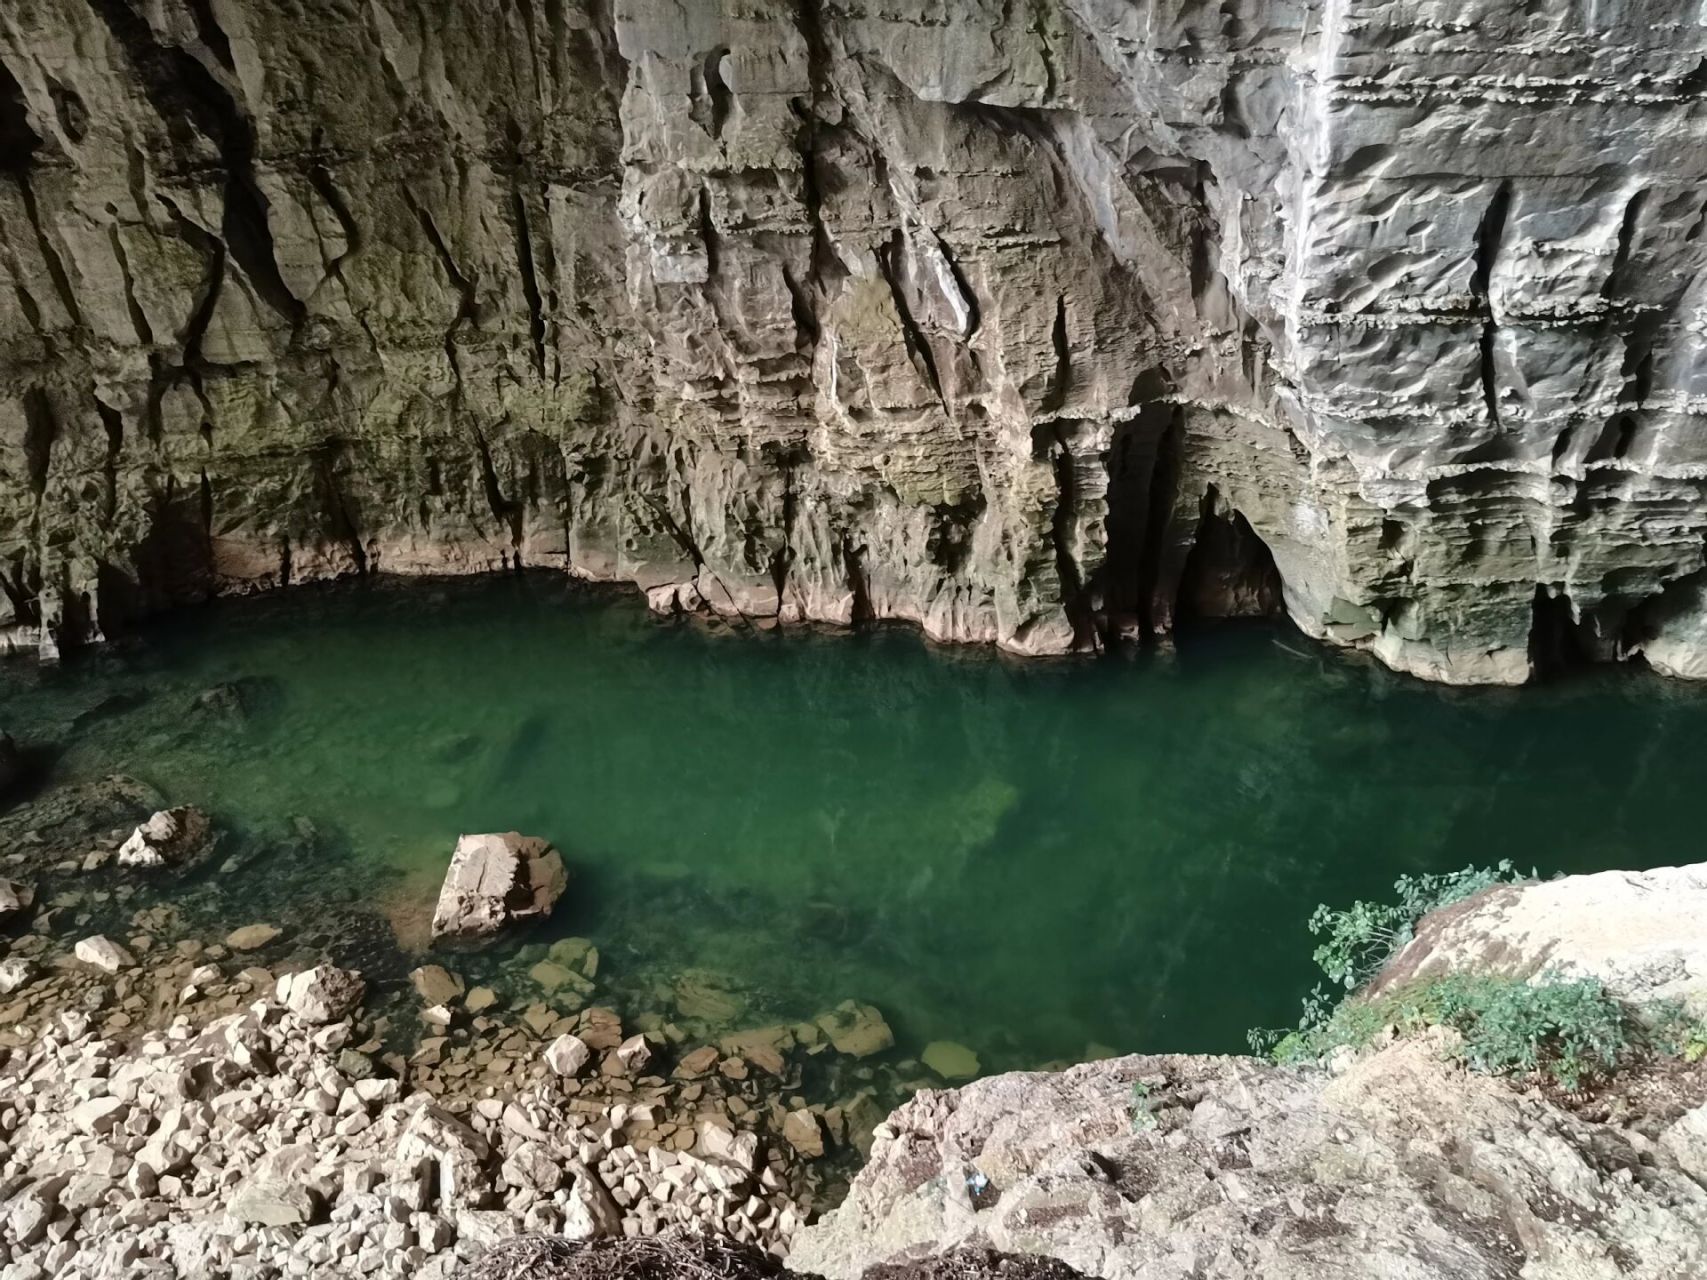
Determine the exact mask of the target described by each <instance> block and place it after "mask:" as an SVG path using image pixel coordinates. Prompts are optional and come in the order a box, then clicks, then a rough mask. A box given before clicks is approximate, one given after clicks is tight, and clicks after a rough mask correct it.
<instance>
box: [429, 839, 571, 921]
mask: <svg viewBox="0 0 1707 1280" xmlns="http://www.w3.org/2000/svg"><path fill="white" fill-rule="evenodd" d="M568 885H569V873H568V872H567V871H566V870H564V867H563V857H562V855H561V854H559V853H558V852H557V850H556V849H554V848H552V847H551V845H550V844H549V843H548V842H547V841H544V840H541V839H539V838H538V837H536V836H524V835H522V834H521V833H519V832H516V831H506V832H504V833H502V834H499V835H492V834H488V835H472V836H463V837H462V838H461V839H459V840H458V841H457V842H456V852H455V853H453V854H452V855H451V860H450V870H449V871H447V872H446V873H445V882H444V886H443V887H442V888H441V889H440V890H439V902H438V906H437V908H436V909H435V910H434V911H433V941H434V942H463V943H479V942H483V941H485V940H487V939H489V938H491V937H492V935H494V934H496V933H497V932H498V931H499V930H501V929H503V928H504V927H505V926H506V925H510V924H513V923H517V922H521V921H526V920H533V919H538V918H540V917H542V916H547V915H550V914H551V908H552V907H553V906H554V905H556V903H557V899H558V898H560V897H562V896H563V890H564V889H566V888H567V887H568Z"/></svg>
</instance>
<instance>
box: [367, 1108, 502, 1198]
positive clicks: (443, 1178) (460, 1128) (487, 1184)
mask: <svg viewBox="0 0 1707 1280" xmlns="http://www.w3.org/2000/svg"><path fill="white" fill-rule="evenodd" d="M491 1154H492V1148H491V1147H490V1145H489V1144H488V1143H487V1141H486V1139H484V1138H482V1137H481V1136H480V1135H479V1134H478V1133H476V1132H475V1131H474V1130H473V1129H471V1128H469V1127H468V1125H466V1124H464V1123H463V1122H462V1121H460V1120H458V1119H457V1118H456V1117H455V1116H453V1115H451V1114H450V1113H449V1112H447V1111H444V1110H441V1109H440V1108H438V1107H434V1106H424V1107H422V1108H420V1110H418V1111H417V1112H416V1113H415V1114H414V1115H413V1116H412V1117H410V1119H409V1122H408V1124H407V1125H406V1126H405V1127H404V1130H403V1133H402V1136H401V1137H400V1138H399V1139H398V1142H397V1147H396V1151H395V1154H394V1156H393V1158H392V1167H393V1172H394V1174H395V1175H396V1176H398V1177H404V1178H407V1177H409V1176H411V1175H413V1174H415V1173H416V1172H417V1171H419V1170H420V1169H422V1168H423V1167H429V1168H430V1169H431V1171H432V1173H433V1175H434V1176H435V1177H436V1179H437V1186H438V1190H439V1198H440V1201H441V1204H442V1205H443V1206H444V1207H445V1208H446V1209H456V1210H463V1209H474V1210H477V1209H482V1208H484V1207H485V1205H486V1201H487V1199H488V1198H489V1197H490V1195H491V1190H492V1187H491V1178H490V1176H489V1175H488V1173H487V1170H486V1162H487V1160H488V1158H489V1157H490V1156H491Z"/></svg>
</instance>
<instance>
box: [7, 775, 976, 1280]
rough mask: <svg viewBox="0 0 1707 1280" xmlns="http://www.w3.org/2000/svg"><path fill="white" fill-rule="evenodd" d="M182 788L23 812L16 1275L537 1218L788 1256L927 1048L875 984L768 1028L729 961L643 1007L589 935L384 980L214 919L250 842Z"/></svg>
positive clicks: (374, 1246) (258, 1261)
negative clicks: (228, 839)
mask: <svg viewBox="0 0 1707 1280" xmlns="http://www.w3.org/2000/svg"><path fill="white" fill-rule="evenodd" d="M159 802H160V797H158V796H157V795H156V794H155V793H153V792H152V791H151V790H150V789H149V788H146V787H145V786H143V785H142V784H140V783H135V782H134V781H132V780H129V779H105V780H101V781H99V782H94V783H83V784H75V785H73V786H69V787H64V788H60V789H58V790H56V791H53V792H50V793H48V794H47V795H45V796H42V797H40V798H38V799H37V800H35V801H33V802H32V803H30V804H28V805H25V806H22V807H21V808H17V809H14V810H12V811H11V812H10V813H8V814H6V815H5V816H4V818H3V819H0V827H3V828H4V830H3V832H0V834H4V835H5V836H6V837H7V839H8V841H9V847H10V852H8V853H5V854H0V937H3V939H4V943H3V945H4V951H3V957H0V1099H4V1101H0V1205H3V1206H4V1208H0V1276H3V1277H4V1278H5V1280H32V1278H34V1277H46V1276H89V1277H97V1276H109V1275H120V1274H123V1275H150V1274H161V1275H183V1276H201V1275H207V1276H216V1275H217V1276H226V1275H230V1276H245V1277H250V1276H252V1277H261V1276H273V1275H310V1274H316V1275H317V1274H356V1275H422V1276H434V1275H448V1274H450V1273H451V1271H452V1270H453V1269H454V1268H455V1267H456V1266H457V1265H459V1264H460V1263H461V1262H463V1261H467V1260H468V1259H470V1258H472V1257H473V1256H475V1255H476V1254H478V1253H479V1252H480V1251H481V1250H483V1249H484V1248H486V1247H487V1246H489V1245H490V1244H492V1243H493V1242H494V1241H497V1240H501V1239H506V1238H509V1237H511V1236H515V1235H518V1234H522V1233H545V1234H552V1235H567V1236H569V1237H571V1238H575V1239H594V1238H632V1237H635V1236H642V1235H643V1236H651V1235H654V1234H656V1233H658V1232H660V1231H667V1230H672V1229H674V1230H692V1231H702V1232H712V1233H715V1234H717V1235H718V1236H719V1237H720V1238H727V1239H730V1240H733V1241H735V1242H738V1243H742V1244H747V1245H751V1246H753V1247H756V1248H758V1249H760V1250H762V1251H764V1252H767V1253H774V1254H779V1255H780V1254H783V1253H786V1250H787V1247H788V1243H789V1241H790V1240H791V1238H792V1237H793V1235H794V1233H795V1232H796V1231H797V1230H798V1228H799V1227H800V1226H801V1225H802V1224H803V1223H804V1222H806V1221H808V1220H809V1219H811V1218H812V1217H813V1216H815V1215H816V1214H817V1213H818V1212H819V1211H820V1210H821V1209H822V1208H824V1207H827V1205H829V1204H830V1203H833V1201H834V1200H835V1199H836V1198H837V1196H838V1195H839V1193H840V1189H841V1187H842V1186H843V1185H845V1178H846V1176H847V1175H848V1174H849V1173H851V1162H852V1161H853V1160H854V1159H856V1158H857V1157H858V1156H859V1155H860V1154H861V1153H863V1152H864V1151H868V1150H869V1148H870V1135H871V1132H872V1130H873V1129H874V1128H875V1127H876V1125H877V1124H878V1122H879V1121H880V1120H881V1119H882V1117H883V1115H884V1114H885V1113H886V1111H887V1110H888V1105H890V1104H892V1102H893V1100H894V1099H895V1098H896V1097H898V1096H899V1092H900V1090H899V1087H898V1085H897V1084H896V1083H895V1080H896V1075H895V1073H896V1072H897V1071H898V1070H903V1069H910V1070H912V1071H913V1072H914V1074H915V1075H916V1074H917V1073H918V1071H919V1070H920V1068H918V1067H917V1066H916V1064H914V1065H913V1066H912V1067H910V1068H909V1065H908V1064H907V1063H906V1062H903V1063H901V1064H895V1063H892V1062H888V1061H882V1062H880V1061H876V1059H877V1058H878V1057H879V1056H880V1055H884V1054H885V1053H886V1051H888V1050H890V1049H891V1048H892V1046H893V1044H894V1037H893V1034H892V1033H891V1031H890V1029H889V1027H888V1026H887V1024H886V1023H885V1022H884V1020H883V1017H882V1015H881V1014H880V1013H879V1012H878V1011H877V1010H876V1009H875V1008H873V1007H871V1006H869V1005H865V1004H861V1003H859V1002H857V1001H851V1000H850V1001H846V1002H844V1003H843V1004H842V1006H840V1007H839V1008H835V1009H830V1010H827V1011H825V1012H824V1013H823V1014H822V1015H820V1016H819V1017H817V1018H814V1019H809V1020H805V1021H800V1022H795V1023H778V1024H774V1025H769V1026H748V1025H745V1022H744V1021H743V1013H744V1005H743V1003H742V1001H741V1000H740V999H739V998H738V996H737V995H736V993H734V992H731V991H730V990H728V989H727V988H726V987H724V986H723V985H722V984H721V983H720V980H719V978H718V976H717V975H716V974H714V973H711V972H684V973H682V974H679V975H677V980H676V982H675V983H674V985H673V989H672V990H671V992H670V993H669V994H670V999H669V1004H668V1006H667V1007H665V1008H662V1009H660V1010H658V1011H655V1012H641V1013H637V1014H634V1015H633V1016H631V1017H628V1018H626V1019H625V1017H624V1016H623V1015H622V1014H621V1013H619V1012H618V1009H617V1008H615V1007H612V1006H611V1005H610V1004H608V1003H605V1000H606V999H608V997H607V996H606V995H605V993H604V991H603V990H602V976H601V965H602V963H603V961H602V958H601V955H600V952H599V948H598V947H597V946H596V945H595V944H594V943H593V942H592V941H591V940H589V939H586V938H562V939H558V940H557V941H556V942H553V943H551V944H550V945H549V946H547V945H545V944H543V943H541V944H529V945H527V946H524V947H522V948H520V949H519V950H517V951H516V952H515V953H514V954H513V955H512V956H510V957H509V958H508V959H507V960H505V961H503V962H501V963H499V964H496V965H495V964H494V963H493V962H492V960H491V959H490V958H489V957H486V956H483V955H478V954H475V953H452V954H446V955H441V956H439V957H437V959H438V960H439V961H442V963H417V964H416V965H415V967H414V968H413V969H411V970H409V971H408V973H407V977H406V978H403V979H402V980H398V978H397V977H396V975H395V974H384V975H381V976H380V977H379V979H378V980H369V978H365V977H364V976H363V974H362V973H360V972H357V971H356V970H354V969H353V968H351V967H348V962H347V961H341V962H340V957H339V956H338V955H337V954H336V951H337V948H336V947H335V946H334V945H331V943H332V941H333V940H332V939H331V938H330V937H329V935H327V934H326V933H324V932H310V930H309V927H308V926H307V925H306V924H305V923H304V921H303V920H297V921H285V922H280V923H274V922H271V921H265V920H258V921H251V922H249V923H247V924H240V925H238V926H237V927H236V928H227V929H224V930H223V931H220V932H215V933H212V934H210V933H209V932H208V924H209V916H208V913H207V912H206V911H203V910H200V909H199V908H198V906H197V903H198V899H197V897H196V893H195V886H196V885H197V884H201V883H204V882H211V883H217V882H218V881H219V880H221V879H230V878H231V877H232V876H237V877H238V878H239V880H241V878H242V876H243V875H244V874H245V873H244V870H243V868H245V867H247V866H248V865H249V864H248V863H247V862H245V861H243V860H241V859H238V860H236V861H235V862H231V861H229V860H230V858H231V851H230V850H229V848H227V847H225V846H223V845H222V843H221V833H220V832H219V830H218V828H217V825H216V824H215V823H214V822H213V821H212V820H211V819H209V818H208V817H207V816H206V815H204V814H202V813H200V812H199V811H197V810H195V809H193V808H185V807H179V808H175V809H164V808H162V809H157V810H155V811H153V812H152V813H149V814H147V816H145V817H139V816H138V815H139V814H141V813H143V812H144V811H146V810H147V809H148V808H149V807H150V806H152V805H154V804H157V803H159ZM512 839H516V838H514V837H513V833H512V835H511V837H500V836H492V837H477V838H474V840H472V841H468V842H465V844H467V845H468V846H469V847H471V848H479V849H481V850H483V851H485V852H488V853H490V852H493V851H496V852H497V854H499V855H500V856H501V855H502V854H503V853H504V852H505V851H506V850H507V849H508V848H509V847H510V844H509V843H508V842H509V841H511V840H512ZM534 845H538V846H539V848H538V849H537V850H535V849H534ZM521 847H524V848H526V849H528V850H530V851H533V852H540V853H544V852H545V851H546V847H545V846H543V844H542V842H533V843H532V844H527V843H525V842H523V845H522V846H521ZM550 857H552V858H555V857H556V855H555V852H554V851H551V852H550ZM222 860H226V861H222ZM456 861H457V860H454V859H453V864H455V863H456ZM227 865H229V867H230V869H229V870H221V868H222V867H225V866H227ZM556 873H557V877H558V883H557V884H556V886H555V889H556V892H561V883H560V881H561V878H562V877H561V866H560V865H559V866H558V867H557V868H556ZM162 876H164V877H166V879H164V880H162V879H160V877H162ZM198 877H199V879H198ZM210 877H211V881H209V878H210ZM500 878H501V877H500ZM493 882H494V876H493V873H492V870H491V868H490V867H486V868H483V869H478V870H475V871H471V872H470V874H469V875H468V876H467V877H466V879H465V880H458V879H457V877H456V876H454V875H453V876H452V877H450V878H447V886H446V892H445V895H444V897H443V898H441V907H443V906H444V903H445V902H446V901H448V900H449V898H450V897H451V896H452V888H453V886H454V885H460V886H461V887H462V889H463V890H467V889H468V888H469V886H478V885H481V884H490V883H493ZM174 896H181V898H182V903H183V905H182V907H180V906H179V905H176V904H175V903H174V902H172V901H169V900H162V899H170V898H172V897H174ZM500 896H501V895H500ZM549 896H551V897H554V896H555V893H553V894H552V895H549ZM219 901H220V903H222V904H223V905H225V906H226V907H227V908H228V907H229V899H228V898H224V897H222V898H220V899H219ZM464 905H468V904H467V903H464ZM533 905H534V906H535V907H540V906H543V909H544V910H549V906H550V902H549V901H545V902H543V904H541V903H534V904H533ZM315 909H316V904H314V903H309V904H308V906H307V910H308V912H309V913H310V914H312V912H313V911H314V910H315ZM321 909H323V908H321ZM479 910H480V909H479V908H478V905H477V904H476V909H475V912H474V914H475V915H478V914H479ZM503 915H504V913H502V912H496V911H493V912H492V913H491V914H490V920H489V923H491V924H492V925H493V927H504V926H506V925H509V924H512V922H510V921H507V920H506V919H504V918H502V917H503ZM102 929H104V930H105V932H101V930H102ZM447 932H452V933H454V932H455V930H454V929H450V928H449V927H448V926H447ZM7 935H9V936H7ZM465 940H466V939H464V941H465ZM465 971H466V972H465ZM470 975H472V976H470ZM953 1048H954V1047H953V1046H949V1047H948V1049H949V1058H948V1059H947V1060H945V1065H947V1066H948V1067H949V1068H950V1069H952V1068H953V1067H954V1065H955V1063H956V1062H958V1061H959V1059H957V1058H956V1057H955V1055H954V1054H953V1052H952V1050H953ZM941 1052H942V1048H941V1047H938V1056H939V1057H940V1055H941ZM890 1056H891V1057H892V1056H893V1055H890ZM868 1060H870V1061H868ZM960 1065H961V1066H964V1063H963V1062H962V1063H961V1064H960ZM856 1085H857V1086H859V1087H854V1086H856Z"/></svg>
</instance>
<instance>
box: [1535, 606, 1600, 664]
mask: <svg viewBox="0 0 1707 1280" xmlns="http://www.w3.org/2000/svg"><path fill="white" fill-rule="evenodd" d="M1593 660H1594V659H1593V655H1592V654H1591V653H1590V652H1589V649H1588V646H1587V645H1586V644H1585V643H1584V636H1583V633H1582V626H1581V624H1579V623H1578V621H1577V618H1576V613H1575V610H1573V609H1572V607H1571V598H1570V597H1569V596H1568V595H1565V594H1564V593H1563V592H1558V593H1554V592H1553V591H1550V590H1549V589H1548V588H1547V587H1545V586H1538V587H1536V588H1535V605H1534V620H1533V621H1532V622H1531V624H1530V627H1529V668H1530V670H1531V671H1532V672H1533V673H1534V678H1535V679H1538V680H1546V679H1550V678H1552V677H1554V676H1558V675H1562V674H1564V673H1565V672H1568V671H1574V670H1577V669H1579V668H1582V667H1586V666H1588V665H1589V663H1590V662H1592V661H1593Z"/></svg>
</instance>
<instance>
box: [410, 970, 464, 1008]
mask: <svg viewBox="0 0 1707 1280" xmlns="http://www.w3.org/2000/svg"><path fill="white" fill-rule="evenodd" d="M409 982H410V985H411V986H413V987H414V988H415V993H416V994H417V995H419V996H420V997H421V1000H422V1002H423V1003H425V1004H429V1005H440V1004H450V1003H452V1002H453V1001H455V1000H457V999H460V998H461V996H462V993H463V991H464V990H465V989H466V985H465V984H464V982H463V980H462V979H461V978H460V977H458V976H457V975H456V974H454V973H452V972H451V971H450V970H449V969H446V968H445V967H444V966H443V965H436V964H424V965H422V966H420V967H419V968H418V969H413V970H411V971H410V973H409Z"/></svg>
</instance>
